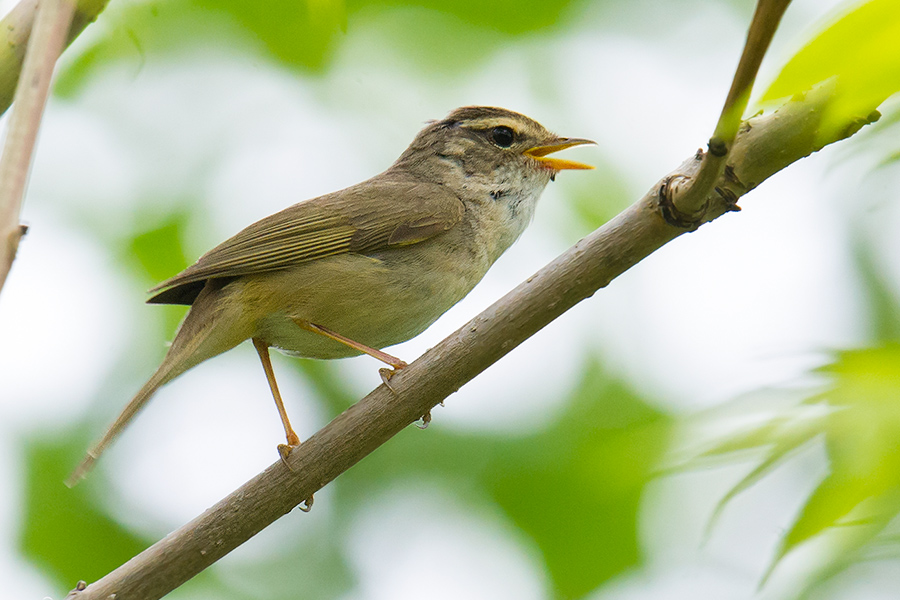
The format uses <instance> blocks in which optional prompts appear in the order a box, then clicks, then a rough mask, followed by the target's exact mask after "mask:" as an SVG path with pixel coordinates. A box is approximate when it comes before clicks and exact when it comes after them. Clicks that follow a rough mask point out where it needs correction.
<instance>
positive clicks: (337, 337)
mask: <svg viewBox="0 0 900 600" xmlns="http://www.w3.org/2000/svg"><path fill="white" fill-rule="evenodd" d="M291 320H292V321H294V323H296V324H297V326H298V327H300V328H301V329H305V330H306V331H311V332H313V333H318V334H319V335H324V336H325V337H327V338H329V339H332V340H334V341H336V342H340V343H341V344H344V345H345V346H349V347H351V348H353V349H354V350H358V351H359V352H362V353H363V354H368V355H369V356H371V357H372V358H377V359H378V360H380V361H381V362H383V363H385V364H388V365H390V366H391V367H392V368H390V369H378V374H379V375H381V380H382V381H383V382H384V385H386V386H387V387H388V389H390V390H391V391H392V392H393V391H394V388H392V387H391V384H390V380H391V377H393V376H394V372H395V371H399V370H400V369H402V368H404V367H406V366H408V365H407V364H406V363H405V362H404V361H402V360H400V359H399V358H397V357H396V356H391V355H390V354H388V353H387V352H382V351H381V350H378V349H376V348H371V347H369V346H366V345H365V344H360V343H359V342H356V341H354V340H351V339H350V338H348V337H344V336H342V335H341V334H339V333H337V332H334V331H332V330H330V329H328V328H327V327H322V326H321V325H316V324H315V323H310V322H309V321H304V320H303V319H291ZM394 393H396V392H394Z"/></svg>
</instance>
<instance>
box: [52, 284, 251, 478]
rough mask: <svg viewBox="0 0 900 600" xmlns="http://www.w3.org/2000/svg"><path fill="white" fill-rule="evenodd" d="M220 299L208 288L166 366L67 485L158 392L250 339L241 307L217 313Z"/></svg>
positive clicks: (85, 470)
mask: <svg viewBox="0 0 900 600" xmlns="http://www.w3.org/2000/svg"><path fill="white" fill-rule="evenodd" d="M218 299H219V298H218V287H214V286H209V285H207V287H206V288H204V290H203V292H201V294H200V295H199V296H198V298H197V299H196V301H195V302H194V305H193V306H192V308H191V310H190V311H189V312H188V314H187V316H185V319H184V321H183V322H182V324H181V327H179V328H178V333H176V334H175V339H174V340H173V341H172V345H171V347H170V348H169V351H168V353H167V354H166V357H165V359H164V360H163V362H162V364H161V365H160V366H159V368H158V369H157V370H156V372H155V373H154V374H153V376H152V377H150V379H149V381H147V383H145V384H144V386H143V387H142V388H141V389H140V391H139V392H138V393H137V394H136V395H135V396H134V398H132V399H131V402H129V403H128V405H127V406H126V407H125V409H124V410H123V411H122V413H121V414H120V415H119V416H118V417H117V418H116V420H115V421H114V422H113V424H112V425H110V426H109V429H107V430H106V433H104V434H103V437H101V438H100V439H99V440H98V441H97V442H96V443H95V444H94V445H93V446H91V448H90V450H88V452H87V455H86V456H85V457H84V459H83V460H82V461H81V464H79V465H78V467H77V468H76V469H75V471H73V472H72V474H71V475H70V476H69V478H68V479H66V485H67V486H69V487H72V486H74V485H75V484H76V483H78V482H79V481H80V480H81V479H83V478H84V476H85V475H87V473H88V471H90V470H91V467H93V465H94V463H95V462H96V461H97V459H98V458H99V457H100V455H101V454H102V453H103V451H104V450H106V449H107V448H108V447H109V445H110V444H111V443H112V442H113V440H115V439H116V437H118V435H119V434H120V433H122V430H123V429H125V426H126V425H128V423H129V422H130V421H131V419H133V418H134V416H135V415H136V414H137V413H138V411H140V410H141V408H143V407H144V405H145V404H146V403H147V401H148V400H150V398H151V397H152V396H153V394H155V393H156V390H158V389H159V388H160V387H162V386H163V385H164V384H166V383H168V382H169V381H171V380H173V379H175V378H176V377H178V376H179V375H181V374H182V373H184V372H185V371H187V370H188V369H190V368H191V367H193V366H195V365H197V364H199V363H201V362H203V361H204V360H206V359H208V358H212V357H213V356H215V355H217V354H221V353H222V352H225V351H226V350H229V349H231V348H233V347H234V346H236V345H237V344H239V343H240V342H241V341H243V340H245V339H247V337H249V330H248V331H246V332H245V331H244V329H246V324H245V323H242V322H241V321H240V310H239V308H240V307H239V305H231V306H229V305H226V306H225V308H232V310H217V308H222V305H220V304H218ZM222 321H224V323H223V322H222ZM219 325H224V327H223V326H219ZM211 334H212V335H211Z"/></svg>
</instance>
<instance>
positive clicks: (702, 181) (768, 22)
mask: <svg viewBox="0 0 900 600" xmlns="http://www.w3.org/2000/svg"><path fill="white" fill-rule="evenodd" d="M790 3H791V0H759V2H757V4H756V11H755V12H754V14H753V21H752V22H751V23H750V30H749V31H748V32H747V41H746V43H745V44H744V51H743V53H742V54H741V60H740V62H739V63H738V67H737V69H736V70H735V72H734V78H733V79H732V81H731V89H730V90H729V91H728V96H727V98H726V99H725V104H724V105H723V106H722V112H721V113H720V115H719V121H718V123H716V129H715V132H714V133H713V136H712V137H711V138H710V139H709V151H708V152H706V153H705V154H704V156H703V162H702V163H701V165H700V170H699V171H698V172H697V174H696V175H695V176H694V177H692V178H691V179H677V180H674V181H673V182H672V183H671V184H670V186H669V188H668V191H669V193H670V194H671V195H670V197H669V202H670V204H671V205H672V206H673V207H674V209H675V210H676V211H677V212H678V213H679V215H680V216H681V219H682V220H684V221H687V222H690V221H695V222H699V221H700V220H702V213H703V210H704V206H705V204H704V202H705V199H706V197H707V196H708V195H709V192H710V191H711V190H712V189H713V185H715V182H716V181H718V179H719V178H720V177H721V176H722V172H723V171H724V170H725V164H726V161H727V160H728V154H729V152H730V149H731V146H732V144H733V143H734V138H735V136H736V135H737V132H738V127H739V126H740V124H741V118H742V117H743V115H744V111H745V110H746V109H747V102H748V101H749V99H750V92H751V91H752V90H753V82H754V81H756V75H757V73H758V72H759V66H760V64H761V63H762V60H763V57H764V56H765V55H766V50H768V48H769V44H770V43H771V41H772V38H773V37H774V36H775V31H776V30H777V29H778V23H779V22H781V17H782V16H783V15H784V11H785V10H787V7H788V5H789V4H790Z"/></svg>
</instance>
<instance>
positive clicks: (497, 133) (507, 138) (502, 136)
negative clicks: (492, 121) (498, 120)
mask: <svg viewBox="0 0 900 600" xmlns="http://www.w3.org/2000/svg"><path fill="white" fill-rule="evenodd" d="M513 138H515V134H514V133H513V130H512V129H510V128H509V127H507V126H505V125H500V126H499V127H494V128H493V129H491V141H492V142H494V143H495V144H497V145H498V146H500V147H501V148H509V147H510V146H512V143H513Z"/></svg>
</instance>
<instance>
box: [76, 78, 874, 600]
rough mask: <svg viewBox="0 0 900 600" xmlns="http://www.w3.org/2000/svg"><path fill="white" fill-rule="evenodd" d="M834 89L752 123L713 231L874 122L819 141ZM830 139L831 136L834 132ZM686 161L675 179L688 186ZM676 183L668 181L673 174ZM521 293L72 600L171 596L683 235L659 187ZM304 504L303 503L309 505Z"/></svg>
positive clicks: (724, 180)
mask: <svg viewBox="0 0 900 600" xmlns="http://www.w3.org/2000/svg"><path fill="white" fill-rule="evenodd" d="M832 92H833V88H831V87H821V88H819V89H817V90H815V91H813V92H810V93H809V94H807V95H806V96H805V97H802V98H800V97H798V98H795V99H792V100H791V101H790V102H788V103H787V104H786V105H784V106H783V107H781V108H780V109H779V110H778V111H776V112H775V113H774V114H773V115H769V116H765V117H758V118H755V119H751V120H750V121H749V122H747V123H745V124H744V126H743V127H742V128H741V129H740V132H739V134H738V136H737V138H736V140H735V143H734V148H733V150H732V160H733V165H734V168H733V170H731V169H729V170H728V172H727V173H725V174H723V176H722V177H721V179H720V180H719V181H718V182H716V188H717V189H716V191H714V192H711V193H710V196H709V198H708V201H709V206H710V209H709V211H708V212H707V215H706V218H707V220H712V219H714V218H716V217H718V216H720V215H722V214H723V213H725V212H727V211H729V210H732V209H733V206H734V201H735V200H736V199H737V198H738V197H740V196H741V195H743V194H744V193H746V192H748V191H749V190H751V189H753V188H755V187H756V186H757V185H758V184H759V183H761V182H762V181H764V180H765V179H767V178H768V177H770V176H771V175H772V174H774V173H776V172H778V171H780V170H781V169H783V168H784V167H786V166H788V165H789V164H791V163H793V162H794V161H796V160H799V159H801V158H803V157H804V156H807V155H809V154H811V153H812V152H815V151H816V150H819V149H820V148H821V147H822V146H824V145H826V144H829V143H832V142H835V141H837V140H839V139H843V138H844V137H847V136H850V135H852V134H853V133H855V132H856V131H857V130H858V129H860V128H861V127H862V126H863V125H865V124H866V123H867V122H869V121H868V120H867V119H866V118H860V119H858V120H856V121H848V122H847V123H846V126H845V127H844V128H843V130H842V132H841V133H840V134H834V135H832V136H831V137H830V138H828V139H822V138H821V136H820V131H819V124H820V120H821V117H822V114H823V107H825V106H826V104H827V103H828V102H829V100H830V99H831V98H832ZM829 131H831V130H829ZM698 168H699V160H698V159H697V158H696V157H691V158H689V159H688V160H687V161H685V163H684V164H683V165H681V167H679V168H678V169H677V170H676V171H675V172H674V173H673V175H680V176H691V175H693V174H694V173H695V172H696V170H697V169H698ZM670 177H671V175H670ZM663 181H665V179H664V180H661V182H660V184H659V185H657V186H654V188H653V189H652V190H651V191H650V192H649V193H648V194H647V195H646V196H645V197H644V198H642V199H641V200H640V201H638V202H637V203H636V204H634V205H633V206H631V207H630V208H628V209H627V210H625V211H624V212H623V213H621V214H620V215H618V216H617V217H616V218H615V219H613V220H612V221H610V222H609V223H607V224H605V225H604V226H603V227H601V228H600V229H598V230H597V231H595V232H594V233H592V234H591V235H589V236H588V237H586V238H584V239H583V240H581V241H580V242H578V243H577V244H576V245H575V246H573V247H572V248H571V249H569V250H568V251H567V252H565V253H564V254H563V255H561V256H560V257H559V258H557V259H556V260H554V261H553V262H552V263H550V264H549V265H547V266H546V267H544V268H543V269H541V270H540V271H539V272H538V273H536V274H535V275H534V276H532V277H530V278H529V279H528V280H527V281H525V282H524V283H522V284H521V285H519V286H518V287H517V288H516V289H514V290H513V291H512V292H510V293H509V294H507V295H506V296H504V297H503V298H502V299H501V300H499V301H498V302H497V303H495V304H494V305H493V306H491V307H490V308H488V309H487V310H486V311H484V312H483V313H481V314H480V315H479V316H477V317H476V318H474V319H473V320H471V321H469V323H467V324H466V325H464V326H463V327H462V328H460V329H459V330H457V331H456V332H455V333H453V334H452V335H450V336H449V337H447V338H446V339H445V340H443V341H442V342H441V343H440V344H438V345H437V346H435V347H434V348H432V349H431V350H429V351H428V352H426V353H425V354H423V355H422V356H421V357H420V358H419V359H418V360H416V361H415V362H413V363H412V364H410V365H409V366H408V367H406V368H405V369H403V370H402V371H399V372H398V373H397V374H396V375H395V376H394V377H393V378H392V379H391V386H392V387H393V388H394V392H391V391H390V390H388V389H387V387H385V386H384V385H382V386H379V387H378V388H376V389H375V390H374V391H373V392H372V393H370V394H369V395H367V396H366V397H365V398H363V399H362V400H360V401H359V402H358V403H357V404H355V405H353V406H352V407H350V408H349V409H347V410H346V411H344V412H343V413H342V414H340V415H339V416H338V417H336V418H335V419H334V420H333V421H332V422H331V423H329V424H328V425H326V426H325V427H324V428H322V429H321V430H320V431H319V432H318V433H316V434H315V435H313V436H312V437H311V438H310V439H308V440H307V441H305V442H303V443H302V444H301V445H300V447H298V448H297V449H295V450H294V451H293V452H292V453H291V455H290V457H289V459H288V460H289V463H290V467H287V466H285V465H284V464H282V463H281V462H280V461H279V462H276V463H274V464H273V465H272V466H270V467H269V468H268V469H266V470H265V471H264V472H262V473H260V474H259V475H257V476H256V477H254V478H253V479H252V480H250V481H249V482H247V483H246V484H244V485H243V486H241V488H239V489H238V490H237V491H235V492H233V493H232V494H231V495H229V496H228V497H227V498H225V499H223V500H222V501H220V502H219V503H218V504H216V505H215V506H213V507H212V508H210V509H208V510H207V511H206V512H205V513H203V514H202V515H200V516H199V517H197V518H196V519H194V520H193V521H191V522H190V523H188V524H187V525H185V526H183V527H182V528H180V529H178V530H177V531H175V532H173V533H171V534H170V535H168V536H167V537H166V538H165V539H163V540H161V541H160V542H158V543H156V544H155V545H153V546H152V547H150V548H148V549H147V550H145V551H144V552H142V553H141V554H139V555H138V556H136V557H134V558H132V559H131V560H130V561H128V562H127V563H125V564H124V565H122V566H121V567H119V568H118V569H116V570H115V571H113V572H111V573H110V574H108V575H106V576H105V577H103V578H102V579H100V580H98V581H96V582H94V583H92V584H91V585H89V586H87V587H86V588H83V589H82V590H73V591H72V592H71V593H70V595H69V597H68V598H69V600H95V599H96V600H100V599H107V598H113V597H115V598H128V599H129V600H155V599H157V598H161V597H162V596H164V595H165V594H167V593H168V592H170V591H171V590H173V589H175V588H176V587H178V586H179V585H181V584H182V583H184V582H185V581H187V580H188V579H190V578H191V577H193V576H194V575H196V574H197V573H199V572H200V571H202V570H203V569H205V568H206V567H208V566H210V565H211V564H213V563H214V562H216V561H217V560H219V559H220V558H222V557H223V556H225V555H226V554H228V553H229V552H231V551H232V550H233V549H235V548H236V547H237V546H239V545H241V544H242V543H244V542H245V541H247V540H248V539H250V538H251V537H253V536H254V535H256V534H257V533H259V532H260V531H261V530H262V529H263V528H265V527H267V526H268V525H270V524H271V523H272V522H274V521H275V520H276V519H278V518H280V517H281V516H283V515H285V514H287V513H289V512H290V511H291V510H292V509H293V508H294V507H295V506H298V505H300V504H301V503H304V502H306V501H307V500H309V499H310V498H311V497H312V495H313V493H315V492H316V491H317V490H319V489H321V488H322V487H323V486H325V485H326V484H327V483H329V482H330V481H332V480H334V479H335V478H336V477H337V476H338V475H340V474H341V473H343V472H344V471H346V470H347V469H349V468H350V467H351V466H353V465H354V464H356V463H357V462H358V461H360V460H361V459H362V458H364V457H365V456H366V455H368V454H369V453H370V452H372V451H374V450H375V449H376V448H377V447H378V446H380V445H381V444H383V443H385V442H386V441H387V440H388V439H390V438H391V437H392V436H394V435H395V434H397V433H398V432H399V431H401V430H402V429H403V428H405V427H406V426H407V425H409V424H411V423H413V422H415V421H416V420H417V419H419V418H420V417H421V416H423V415H425V414H428V412H429V411H430V410H431V408H433V407H434V406H435V405H436V404H437V403H438V402H441V401H442V400H444V398H446V397H447V396H449V395H450V394H452V393H453V392H454V391H456V390H457V389H459V388H460V387H461V386H462V385H463V384H465V383H466V382H468V381H470V380H471V379H472V378H474V377H475V376H476V375H478V374H479V373H480V372H482V371H483V370H485V369H486V368H487V367H488V366H490V365H491V364H493V363H494V362H496V361H497V360H499V359H500V358H501V357H502V356H504V355H505V354H507V353H508V352H509V351H511V350H512V349H513V348H515V347H516V346H517V345H519V344H520V343H521V342H522V341H524V340H525V339H527V338H528V337H530V336H532V335H533V334H534V333H536V332H537V331H539V330H540V329H541V328H543V327H544V326H545V325H547V324H548V323H550V322H551V321H552V320H554V319H555V318H557V317H558V316H559V315H561V314H562V313H564V312H565V311H567V310H568V309H570V308H571V307H572V306H574V305H575V304H577V303H578V302H580V301H581V300H583V299H585V298H587V297H589V296H591V295H593V294H594V292H596V291H597V290H598V289H600V288H602V287H605V286H606V285H607V284H608V283H609V282H610V281H612V280H613V279H614V278H615V277H617V276H618V275H620V274H621V273H623V272H624V271H626V270H627V269H629V268H630V267H632V266H634V265H635V264H637V263H638V262H639V261H641V260H642V259H643V258H645V257H646V256H648V255H650V254H651V253H652V252H654V251H655V250H657V249H658V248H660V247H661V246H663V245H664V244H666V243H667V242H669V241H671V240H673V239H675V238H676V237H678V236H680V235H682V234H683V233H684V231H685V230H684V229H683V228H680V227H677V226H674V225H671V224H669V223H668V222H667V221H666V220H665V219H664V218H663V217H662V215H661V211H660V203H659V191H660V190H659V187H660V186H661V185H662V182H663ZM307 505H308V503H307Z"/></svg>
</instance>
